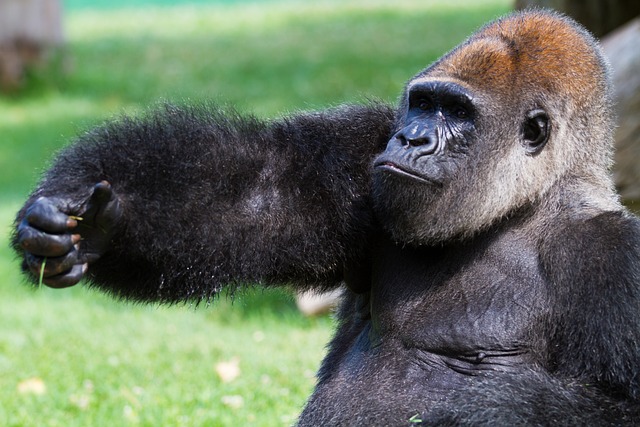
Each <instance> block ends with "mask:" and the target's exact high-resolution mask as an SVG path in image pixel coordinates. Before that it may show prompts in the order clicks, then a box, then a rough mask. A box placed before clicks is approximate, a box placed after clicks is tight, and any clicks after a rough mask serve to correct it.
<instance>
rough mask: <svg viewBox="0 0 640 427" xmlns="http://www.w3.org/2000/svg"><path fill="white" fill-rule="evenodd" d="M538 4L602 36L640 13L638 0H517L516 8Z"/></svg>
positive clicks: (597, 35)
mask: <svg viewBox="0 0 640 427" xmlns="http://www.w3.org/2000/svg"><path fill="white" fill-rule="evenodd" d="M532 6H538V7H547V8H551V9H555V10H557V11H560V12H563V13H566V14H567V15H569V16H571V17H572V18H574V19H575V20H576V21H578V22H580V23H581V24H582V25H584V26H585V27H587V28H588V29H589V31H591V32H592V33H593V34H594V35H595V36H596V37H602V36H603V35H605V34H607V33H608V32H610V31H612V30H614V29H615V28H618V27H619V26H621V25H623V24H624V23H626V22H628V21H630V20H631V19H633V18H635V17H636V16H639V15H640V1H638V0H516V2H515V8H516V9H524V8H527V7H532Z"/></svg>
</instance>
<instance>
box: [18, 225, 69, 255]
mask: <svg viewBox="0 0 640 427" xmlns="http://www.w3.org/2000/svg"><path fill="white" fill-rule="evenodd" d="M79 241H80V235H78V234H49V233H45V232H44V231H41V230H39V229H36V228H33V227H30V226H29V225H28V224H26V220H24V221H23V222H22V224H20V226H19V228H18V244H19V245H20V247H21V248H22V249H24V250H25V251H27V252H29V253H31V254H33V255H39V256H46V257H59V256H63V255H64V254H66V253H68V252H69V251H70V250H71V249H73V245H75V244H76V243H78V242H79Z"/></svg>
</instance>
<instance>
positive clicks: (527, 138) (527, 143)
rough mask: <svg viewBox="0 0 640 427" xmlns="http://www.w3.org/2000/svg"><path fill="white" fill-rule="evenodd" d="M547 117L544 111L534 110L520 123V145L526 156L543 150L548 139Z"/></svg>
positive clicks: (548, 126)
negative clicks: (522, 146)
mask: <svg viewBox="0 0 640 427" xmlns="http://www.w3.org/2000/svg"><path fill="white" fill-rule="evenodd" d="M549 128H550V125H549V116H547V113H546V112H545V111H544V110H541V109H535V110H531V111H529V112H528V113H527V115H526V118H525V120H524V122H523V123H522V145H524V149H525V150H526V151H527V154H529V155H531V156H533V155H535V154H538V153H539V152H540V151H542V149H543V148H544V146H545V144H546V143H547V140H548V139H549V133H550V132H549V131H550V129H549Z"/></svg>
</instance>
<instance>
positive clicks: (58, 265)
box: [25, 251, 81, 278]
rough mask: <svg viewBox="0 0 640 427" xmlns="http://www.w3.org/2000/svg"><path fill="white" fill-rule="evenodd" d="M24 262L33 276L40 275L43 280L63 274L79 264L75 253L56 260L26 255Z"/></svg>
mask: <svg viewBox="0 0 640 427" xmlns="http://www.w3.org/2000/svg"><path fill="white" fill-rule="evenodd" d="M25 262H26V264H27V266H28V267H29V270H30V271H31V273H32V274H33V275H35V276H40V274H42V277H45V278H48V277H53V276H57V275H59V274H62V273H65V272H67V271H70V270H71V269H72V268H73V267H74V266H75V265H77V264H81V263H80V261H78V252H77V251H73V252H70V253H68V254H67V255H65V256H61V257H56V258H48V257H39V256H34V255H32V254H29V253H26V254H25ZM43 263H44V269H43V265H42V264H43Z"/></svg>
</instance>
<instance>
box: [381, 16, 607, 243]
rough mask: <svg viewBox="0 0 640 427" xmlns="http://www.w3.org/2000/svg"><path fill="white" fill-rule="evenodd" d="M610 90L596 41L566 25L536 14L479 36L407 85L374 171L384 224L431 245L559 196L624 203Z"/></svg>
mask: <svg viewBox="0 0 640 427" xmlns="http://www.w3.org/2000/svg"><path fill="white" fill-rule="evenodd" d="M610 92H611V90H610V87H609V77H608V69H607V65H606V62H605V61H604V59H603V56H602V54H601V52H600V50H599V47H598V46H597V43H596V42H595V40H594V39H593V37H592V36H591V35H590V34H588V33H587V32H586V30H584V29H583V28H582V27H580V26H578V24H576V23H575V22H573V21H571V20H570V19H568V18H566V17H563V16H560V15H558V14H554V13H550V12H541V11H535V12H529V13H526V14H520V15H516V16H512V17H508V18H504V19H502V20H499V21H496V22H495V23H493V24H491V25H489V26H487V27H485V28H483V29H481V30H480V31H478V32H477V33H476V34H474V35H473V36H471V37H470V38H469V39H468V40H466V41H465V42H464V43H462V44H461V45H460V46H458V47H456V48H455V49H453V50H452V51H451V52H449V53H448V54H447V55H445V56H443V57H442V58H441V59H440V60H438V61H437V62H436V63H434V64H432V65H431V66H430V67H428V68H426V69H425V70H423V71H422V72H421V73H420V74H418V75H417V76H416V77H414V78H413V79H411V80H410V81H409V83H408V84H407V86H406V89H405V91H404V94H403V96H402V98H401V102H400V107H399V111H398V117H397V126H396V133H395V135H394V136H393V137H392V138H391V140H390V141H389V143H388V145H387V148H386V150H385V151H384V153H382V154H381V155H380V156H379V157H378V158H377V159H376V160H375V162H374V182H373V186H374V187H373V195H374V200H375V204H376V210H377V214H378V215H379V216H380V219H381V222H382V224H385V226H386V227H387V229H388V231H389V232H390V233H391V234H392V236H393V238H394V239H395V240H397V241H399V242H403V243H411V244H434V243H438V242H443V241H447V240H450V239H464V238H468V237H470V236H472V235H474V234H476V233H477V232H479V231H482V230H484V229H486V228H488V227H489V226H491V225H492V224H495V223H496V222H497V221H499V220H500V219H502V218H504V217H506V216H509V215H510V214H513V213H514V212H516V211H523V210H526V209H527V208H528V207H532V206H535V205H536V204H538V203H539V202H540V201H541V200H548V199H549V197H548V195H549V193H550V191H551V190H552V189H553V188H558V187H563V188H565V189H566V188H570V187H580V189H581V190H580V191H579V192H580V193H581V194H584V193H589V194H591V195H592V200H591V201H585V203H593V204H600V205H602V204H607V203H609V204H610V203H616V202H615V196H614V195H613V192H612V191H611V189H612V181H611V178H610V176H609V168H610V164H611V151H612V129H613V125H612V123H611V120H610V117H611V116H612V114H611V100H610ZM587 188H590V189H591V190H590V191H585V189H587Z"/></svg>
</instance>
